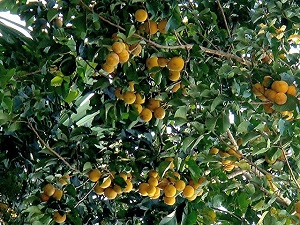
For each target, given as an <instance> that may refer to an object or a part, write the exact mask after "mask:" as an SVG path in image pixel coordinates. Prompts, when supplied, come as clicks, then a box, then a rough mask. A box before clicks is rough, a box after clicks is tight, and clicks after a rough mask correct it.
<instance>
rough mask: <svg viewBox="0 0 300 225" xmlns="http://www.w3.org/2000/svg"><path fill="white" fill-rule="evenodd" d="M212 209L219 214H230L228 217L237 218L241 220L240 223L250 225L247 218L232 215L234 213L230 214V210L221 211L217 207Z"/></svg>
mask: <svg viewBox="0 0 300 225" xmlns="http://www.w3.org/2000/svg"><path fill="white" fill-rule="evenodd" d="M211 208H212V209H214V210H217V211H219V212H221V213H225V214H228V215H230V216H232V217H234V218H236V219H237V220H239V221H240V222H245V223H247V224H250V223H249V222H248V221H247V220H246V219H245V218H242V217H239V216H237V215H235V214H234V213H232V212H230V211H228V210H224V209H220V208H217V207H211Z"/></svg>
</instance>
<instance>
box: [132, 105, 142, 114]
mask: <svg viewBox="0 0 300 225" xmlns="http://www.w3.org/2000/svg"><path fill="white" fill-rule="evenodd" d="M133 107H134V108H135V109H136V110H137V112H138V113H139V114H140V113H141V112H142V110H143V106H142V105H141V104H137V103H134V104H133Z"/></svg>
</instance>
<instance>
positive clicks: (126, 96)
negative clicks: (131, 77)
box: [123, 91, 136, 105]
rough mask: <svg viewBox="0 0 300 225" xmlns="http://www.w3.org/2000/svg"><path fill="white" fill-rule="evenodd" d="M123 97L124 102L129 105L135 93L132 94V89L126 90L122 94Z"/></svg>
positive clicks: (133, 100) (132, 101) (133, 99)
mask: <svg viewBox="0 0 300 225" xmlns="http://www.w3.org/2000/svg"><path fill="white" fill-rule="evenodd" d="M123 98H124V102H125V103H127V104H129V105H130V104H133V103H134V102H135V99H136V95H135V94H134V92H133V91H126V92H125V93H124V94H123Z"/></svg>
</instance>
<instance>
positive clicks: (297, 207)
mask: <svg viewBox="0 0 300 225" xmlns="http://www.w3.org/2000/svg"><path fill="white" fill-rule="evenodd" d="M295 211H296V212H297V213H300V201H297V202H296V203H295Z"/></svg>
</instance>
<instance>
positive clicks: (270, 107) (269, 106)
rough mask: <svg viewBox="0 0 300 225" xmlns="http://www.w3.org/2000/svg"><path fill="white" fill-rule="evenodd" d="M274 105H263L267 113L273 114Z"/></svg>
mask: <svg viewBox="0 0 300 225" xmlns="http://www.w3.org/2000/svg"><path fill="white" fill-rule="evenodd" d="M272 106H273V104H272V103H269V104H263V108H264V110H265V112H266V113H268V114H271V113H273V112H274V109H272Z"/></svg>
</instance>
